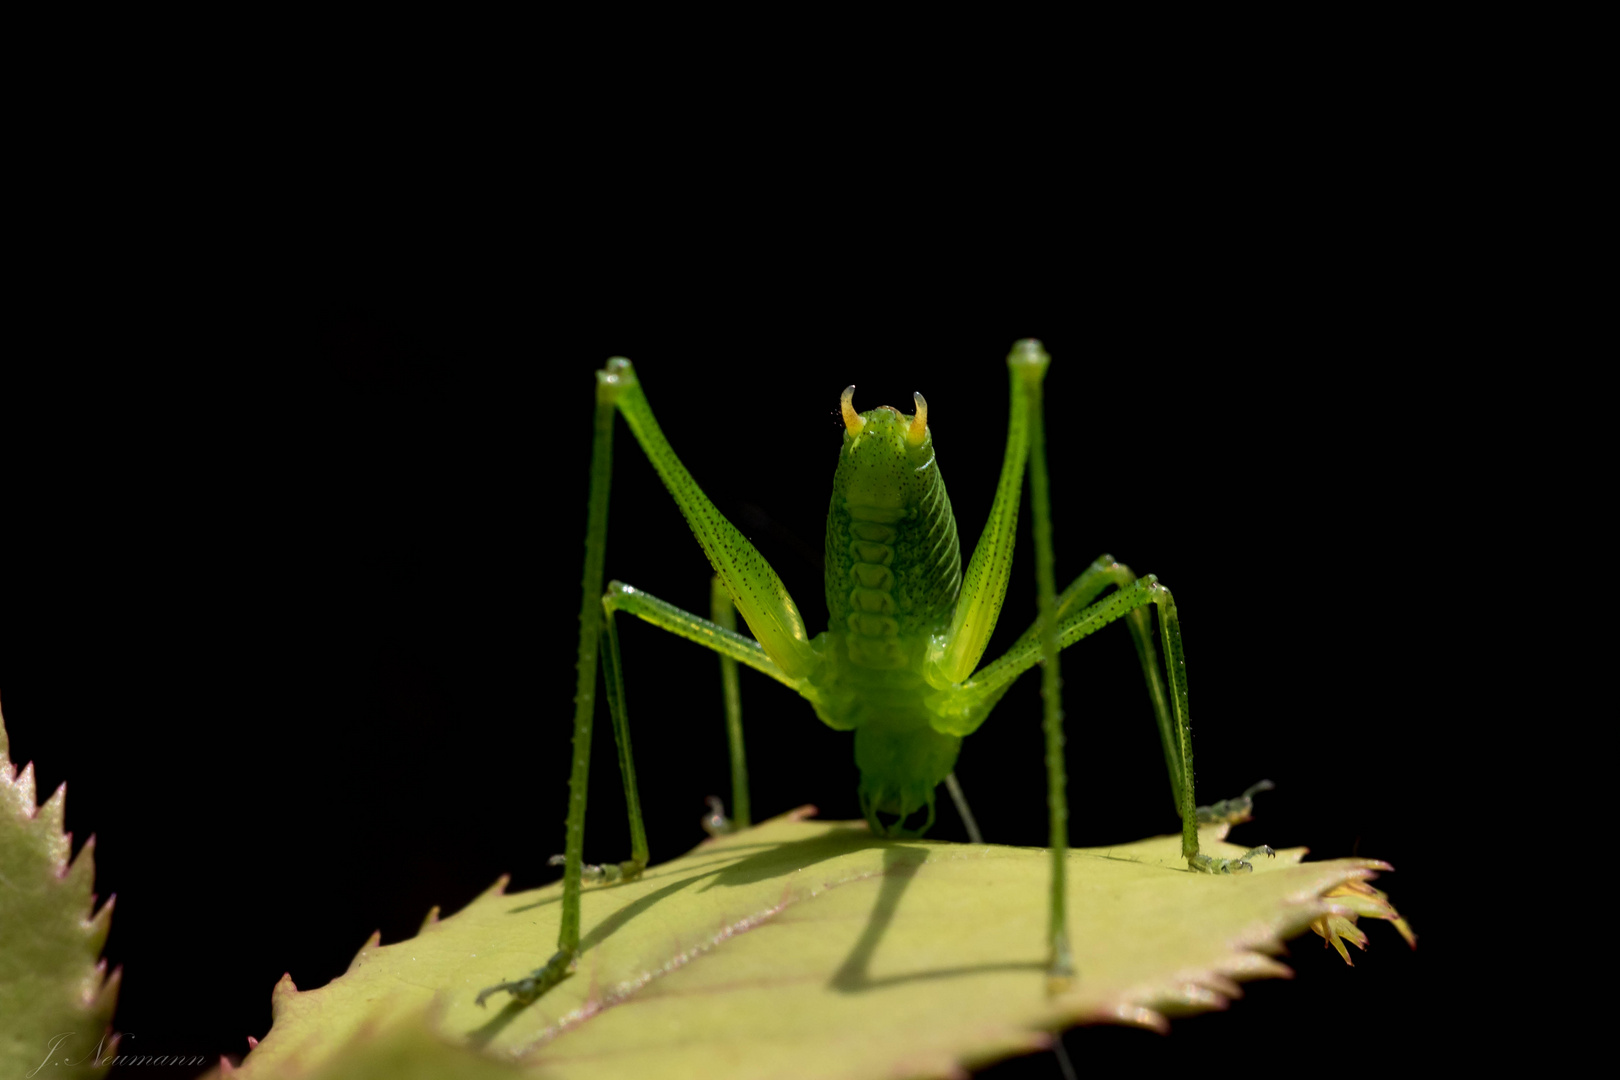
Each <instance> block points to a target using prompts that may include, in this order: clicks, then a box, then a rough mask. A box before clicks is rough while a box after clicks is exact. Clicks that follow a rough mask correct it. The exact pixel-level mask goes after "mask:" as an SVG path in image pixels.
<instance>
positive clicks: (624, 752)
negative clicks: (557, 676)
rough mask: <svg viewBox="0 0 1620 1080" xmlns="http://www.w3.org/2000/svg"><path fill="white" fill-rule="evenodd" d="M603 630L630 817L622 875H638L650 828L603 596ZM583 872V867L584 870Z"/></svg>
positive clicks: (620, 670)
mask: <svg viewBox="0 0 1620 1080" xmlns="http://www.w3.org/2000/svg"><path fill="white" fill-rule="evenodd" d="M602 612H603V620H602V630H603V636H604V637H605V638H606V639H607V651H606V652H605V653H603V655H602V660H603V667H604V669H605V670H604V674H605V675H606V676H607V691H608V715H610V716H611V717H612V718H613V745H614V746H616V747H617V748H618V751H619V775H620V776H621V777H623V778H624V805H625V811H626V812H627V814H628V815H629V818H630V861H629V862H624V863H620V864H619V870H620V876H621V877H623V878H637V877H640V876H641V872H642V871H643V870H645V869H646V868H647V858H648V853H647V829H646V826H645V824H644V823H643V822H642V820H641V795H640V792H639V791H638V790H637V788H636V762H635V756H634V755H633V754H632V753H631V752H630V717H629V712H628V710H627V709H626V706H625V699H624V670H623V668H622V666H621V664H620V661H619V630H618V627H617V626H615V625H614V621H613V608H612V607H611V606H610V605H609V603H608V598H607V597H606V596H604V597H602ZM582 872H583V871H582Z"/></svg>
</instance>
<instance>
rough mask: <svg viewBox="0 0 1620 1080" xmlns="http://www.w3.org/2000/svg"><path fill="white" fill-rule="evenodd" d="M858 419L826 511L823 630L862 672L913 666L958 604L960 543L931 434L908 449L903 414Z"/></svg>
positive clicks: (878, 412) (884, 412)
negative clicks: (841, 643) (837, 638)
mask: <svg viewBox="0 0 1620 1080" xmlns="http://www.w3.org/2000/svg"><path fill="white" fill-rule="evenodd" d="M863 419H864V420H865V421H866V423H865V425H864V426H863V429H862V431H861V433H860V434H858V435H854V436H847V437H846V438H845V441H844V450H843V453H842V454H841V455H840V456H839V461H838V472H837V473H836V474H835V475H834V477H833V496H832V505H831V506H830V507H829V508H828V513H827V546H826V586H827V611H828V614H829V619H830V626H829V629H830V630H832V631H833V632H834V633H837V634H842V635H844V636H845V640H846V642H847V653H848V658H849V660H850V662H851V663H853V664H855V665H857V666H859V667H865V668H876V669H895V668H904V667H910V666H913V665H915V664H917V663H918V661H919V657H920V650H921V649H922V648H923V647H924V646H925V645H926V639H927V637H928V635H929V634H930V633H931V632H933V631H934V630H935V629H937V628H938V626H939V625H940V624H941V623H942V622H943V621H944V620H945V619H946V618H947V617H948V616H949V614H950V611H951V607H952V605H953V604H954V603H955V601H956V594H957V591H958V590H959V589H960V587H961V583H962V553H961V545H960V544H959V543H958V541H957V537H956V519H955V517H954V516H953V515H952V514H951V503H950V499H949V497H947V496H946V494H945V484H944V482H943V481H942V480H941V479H940V475H939V468H938V465H937V464H936V463H935V461H934V454H933V444H932V437H931V436H930V437H929V438H927V439H925V440H924V442H923V444H922V445H921V446H919V447H913V446H910V445H909V443H908V442H907V440H906V438H905V423H906V422H907V421H908V420H909V417H905V416H902V415H901V414H900V413H898V412H896V411H894V410H892V409H877V410H874V411H873V412H871V413H867V414H864V415H863ZM914 653H915V654H917V655H913V654H914Z"/></svg>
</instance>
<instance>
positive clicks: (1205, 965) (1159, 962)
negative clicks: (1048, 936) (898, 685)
mask: <svg viewBox="0 0 1620 1080" xmlns="http://www.w3.org/2000/svg"><path fill="white" fill-rule="evenodd" d="M809 813H810V810H809V808H806V809H805V810H802V811H799V812H796V813H794V814H790V815H786V816H784V817H780V818H776V819H773V820H772V821H769V822H766V823H765V824H763V825H760V826H758V827H756V828H753V829H750V830H747V831H744V832H741V833H738V834H735V835H732V836H727V837H723V838H720V839H717V840H711V841H708V842H705V843H704V844H702V845H700V846H699V847H697V848H696V849H694V850H693V851H692V852H691V853H689V854H688V855H686V856H684V857H682V858H680V859H677V860H675V861H673V862H670V863H667V864H665V865H662V866H658V867H653V868H651V869H649V870H648V871H647V872H646V874H645V875H643V877H642V878H641V879H640V880H637V881H633V882H628V883H622V884H616V885H612V886H603V887H596V888H587V889H586V891H585V894H584V904H583V918H582V926H583V928H584V940H583V952H582V955H581V958H580V961H579V964H578V967H577V970H576V972H575V973H574V975H573V976H572V977H571V978H569V979H567V980H565V981H564V982H563V983H562V984H561V985H559V986H557V987H556V988H554V989H553V990H552V991H551V992H550V993H548V994H546V995H545V996H543V997H541V998H540V999H539V1000H538V1001H535V1002H534V1003H532V1004H530V1005H527V1006H521V1005H518V1004H516V1003H515V1002H511V1001H509V999H507V998H506V997H505V996H504V995H502V996H498V997H495V998H493V999H492V1001H491V1005H490V1007H488V1008H480V1007H478V1006H477V1005H475V1004H474V999H475V997H476V996H477V994H478V991H479V990H480V989H482V988H483V987H486V986H490V985H493V984H495V983H499V982H502V981H505V980H507V979H512V978H516V977H518V976H521V975H524V974H526V973H528V972H529V971H530V970H532V969H534V968H536V967H539V966H540V965H541V964H543V963H544V962H545V961H546V959H547V958H548V957H549V956H550V955H551V954H552V952H553V951H554V950H555V947H556V938H557V925H558V918H559V911H560V900H561V895H562V887H561V884H560V883H559V884H554V885H551V886H547V887H546V888H542V889H536V890H533V891H531V892H525V893H519V894H515V895H506V894H505V893H503V892H502V889H501V884H499V883H498V884H497V885H496V886H495V887H494V888H492V889H491V890H490V891H488V892H486V893H485V894H484V895H482V896H480V897H478V898H477V899H476V900H474V901H473V903H472V904H470V905H469V906H468V907H467V908H466V909H465V910H464V911H462V912H460V913H458V914H457V915H455V916H453V917H450V918H447V919H444V920H441V921H434V920H430V921H429V922H428V923H427V924H426V925H424V927H423V929H422V931H421V933H420V934H419V935H418V936H417V937H415V938H412V939H410V940H408V941H403V942H399V943H397V944H391V945H378V944H377V939H376V937H375V936H374V937H373V939H372V940H371V941H369V942H367V943H366V945H365V946H364V947H363V948H362V949H361V950H360V953H359V954H358V955H357V956H356V957H355V958H354V961H353V963H352V964H351V965H350V967H349V970H348V972H347V973H345V974H344V975H343V976H341V977H339V978H338V979H335V980H333V981H332V982H331V983H330V984H328V985H327V986H325V987H322V988H320V989H317V990H311V991H307V992H300V991H298V990H297V989H296V988H295V987H294V986H293V985H292V983H291V980H290V979H286V978H283V980H282V982H281V983H280V984H279V985H278V986H277V987H276V989H275V992H274V994H273V1000H272V1009H273V1013H274V1017H275V1022H274V1026H273V1027H272V1029H271V1031H270V1033H269V1035H267V1036H266V1037H265V1039H264V1040H263V1041H262V1042H261V1043H260V1044H259V1045H258V1047H257V1048H256V1049H255V1050H254V1051H253V1052H252V1053H251V1054H250V1055H249V1056H248V1057H247V1059H246V1060H245V1061H244V1062H243V1065H242V1067H241V1068H240V1069H239V1070H238V1072H239V1073H240V1074H241V1075H244V1076H248V1077H271V1076H276V1077H282V1076H287V1077H295V1076H306V1075H307V1076H327V1075H338V1074H337V1073H333V1072H330V1070H329V1069H328V1068H326V1066H327V1065H328V1064H329V1063H330V1062H331V1061H332V1059H333V1055H336V1054H342V1055H343V1057H344V1061H345V1062H346V1064H345V1066H344V1067H345V1069H347V1070H350V1071H351V1072H352V1073H353V1074H356V1075H358V1070H359V1068H360V1067H361V1065H360V1063H361V1062H362V1061H363V1060H364V1058H365V1054H366V1053H367V1049H366V1048H367V1046H368V1045H370V1046H373V1047H374V1048H375V1050H376V1052H377V1053H379V1054H388V1053H394V1052H397V1051H396V1050H391V1049H390V1047H397V1045H398V1043H399V1040H401V1039H404V1038H408V1037H414V1036H407V1035H402V1034H400V1033H401V1032H402V1031H403V1032H408V1031H410V1030H411V1029H412V1025H415V1026H417V1027H427V1028H431V1029H432V1031H433V1033H434V1034H435V1037H436V1038H437V1039H439V1040H441V1043H442V1044H445V1045H444V1049H443V1052H445V1053H450V1052H452V1048H454V1053H456V1054H462V1053H465V1052H466V1050H467V1049H472V1050H476V1051H480V1052H481V1053H482V1054H484V1055H486V1056H487V1057H488V1058H489V1059H492V1060H491V1061H490V1064H495V1063H504V1064H506V1065H508V1066H512V1067H515V1068H514V1069H513V1074H514V1075H530V1076H545V1077H570V1078H580V1080H585V1078H606V1077H645V1076H660V1077H693V1078H696V1077H703V1078H717V1077H777V1076H780V1077H788V1076H792V1077H851V1078H853V1077H889V1076H942V1077H943V1076H959V1075H961V1074H962V1072H963V1069H964V1067H973V1066H976V1065H982V1064H985V1063H988V1062H990V1061H993V1060H996V1059H999V1058H1002V1057H1006V1056H1009V1055H1012V1054H1017V1053H1024V1052H1029V1051H1032V1050H1036V1049H1040V1048H1043V1047H1045V1046H1046V1045H1047V1044H1048V1041H1049V1033H1050V1032H1052V1031H1055V1030H1059V1029H1061V1028H1063V1027H1066V1026H1069V1025H1073V1024H1080V1023H1097V1022H1113V1023H1124V1024H1136V1025H1142V1026H1146V1027H1154V1028H1162V1027H1163V1026H1164V1025H1165V1024H1166V1020H1165V1016H1166V1014H1170V1013H1177V1012H1190V1011H1197V1010H1202V1009H1210V1008H1218V1007H1221V1006H1223V1005H1224V1004H1225V1003H1226V1001H1227V999H1228V998H1230V997H1232V996H1235V995H1236V994H1237V993H1238V988H1237V986H1236V982H1237V981H1239V980H1243V979H1252V978H1259V977H1264V976H1271V975H1283V974H1287V970H1288V969H1287V968H1285V967H1284V966H1283V965H1282V964H1280V963H1278V962H1277V961H1275V960H1273V959H1271V958H1270V956H1269V955H1267V954H1270V953H1274V952H1276V951H1277V950H1278V949H1279V948H1280V947H1281V943H1282V941H1283V940H1284V939H1286V938H1289V937H1291V936H1293V935H1295V934H1298V933H1300V932H1301V931H1303V930H1304V929H1306V927H1307V926H1309V925H1310V924H1311V923H1312V922H1313V921H1314V920H1318V919H1322V918H1324V917H1333V916H1338V917H1348V916H1350V915H1352V914H1357V913H1358V912H1356V911H1353V910H1352V909H1351V908H1350V907H1345V906H1341V905H1340V904H1338V903H1336V902H1335V899H1324V897H1323V894H1324V893H1326V892H1328V891H1329V890H1332V889H1335V888H1337V887H1339V886H1342V885H1345V884H1346V883H1351V882H1360V881H1362V880H1364V879H1366V878H1369V877H1371V876H1373V872H1374V871H1376V870H1380V869H1388V867H1387V866H1386V865H1385V864H1383V863H1380V862H1378V861H1376V860H1372V859H1338V860H1334V861H1331V862H1318V863H1301V862H1300V859H1301V857H1302V856H1303V855H1304V849H1293V850H1290V851H1282V852H1278V854H1277V858H1276V859H1274V860H1259V861H1257V863H1256V866H1255V871H1256V872H1255V873H1252V874H1245V875H1238V876H1222V877H1215V876H1210V875H1205V874H1195V873H1191V872H1189V871H1188V870H1187V867H1186V863H1185V861H1183V860H1182V859H1181V857H1180V838H1179V837H1175V836H1169V837H1155V838H1152V839H1148V840H1142V841H1138V842H1136V843H1132V844H1125V845H1120V846H1117V847H1112V848H1096V849H1081V850H1074V851H1071V852H1070V854H1069V859H1068V875H1069V881H1068V887H1069V897H1070V901H1069V902H1070V914H1069V927H1070V934H1071V937H1072V940H1073V944H1074V950H1075V963H1076V967H1077V970H1078V973H1079V977H1078V979H1077V980H1076V981H1075V983H1074V985H1073V986H1072V987H1071V988H1070V989H1069V990H1068V991H1067V992H1065V993H1063V994H1061V995H1059V996H1056V997H1052V996H1048V994H1047V991H1046V979H1045V972H1044V946H1043V941H1044V936H1045V919H1046V914H1045V912H1046V908H1045V903H1046V896H1047V875H1048V873H1049V866H1050V856H1049V854H1048V853H1047V852H1046V851H1045V850H1043V849H1030V848H1010V847H1000V846H996V845H966V844H950V843H937V842H928V841H919V840H900V841H893V840H880V839H876V838H874V837H872V836H871V835H870V834H869V833H868V832H867V830H866V826H865V824H864V823H847V822H820V821H812V820H806V818H807V817H808V816H809ZM1227 828H1228V826H1226V825H1212V826H1207V827H1205V829H1204V831H1203V832H1202V834H1201V842H1202V844H1203V846H1204V851H1205V852H1206V853H1209V854H1215V855H1218V856H1222V857H1232V856H1235V855H1237V854H1239V853H1240V849H1238V848H1236V847H1234V846H1233V845H1231V844H1227V843H1224V842H1223V840H1222V837H1224V836H1225V834H1226V830H1227ZM1390 911H1391V914H1393V909H1390ZM1359 913H1363V914H1365V912H1359ZM503 1002H505V1005H504V1007H503V1006H502V1004H501V1003H503ZM370 1033H378V1034H376V1035H375V1037H373V1036H372V1035H371V1034H370ZM368 1039H370V1040H371V1041H370V1042H369V1043H368ZM465 1060H466V1061H469V1062H470V1061H472V1060H474V1059H472V1058H467V1059H465ZM468 1068H469V1075H471V1072H470V1069H471V1066H470V1065H469V1066H468ZM480 1068H482V1066H481V1065H480ZM445 1075H457V1073H456V1072H455V1071H453V1069H452V1068H450V1067H449V1066H448V1065H447V1066H446V1069H445ZM479 1075H482V1073H480V1074H479Z"/></svg>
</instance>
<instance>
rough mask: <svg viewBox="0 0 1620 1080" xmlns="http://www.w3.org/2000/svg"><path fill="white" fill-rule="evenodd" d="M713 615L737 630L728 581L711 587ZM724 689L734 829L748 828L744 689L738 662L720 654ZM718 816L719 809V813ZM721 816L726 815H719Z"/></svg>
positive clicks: (717, 621) (716, 579)
mask: <svg viewBox="0 0 1620 1080" xmlns="http://www.w3.org/2000/svg"><path fill="white" fill-rule="evenodd" d="M709 614H710V615H711V616H713V618H714V622H715V625H717V626H720V627H722V628H724V629H726V630H730V631H731V632H732V633H736V631H737V605H736V604H734V603H732V601H731V594H730V593H728V592H727V591H726V584H725V582H723V581H721V580H720V578H719V576H718V575H716V576H715V577H714V578H713V579H712V582H711V584H710V586H709ZM720 688H721V690H723V691H724V693H725V698H726V745H727V747H729V748H730V750H731V812H732V815H733V817H732V818H731V821H730V827H731V828H733V829H746V828H748V826H749V825H751V824H753V821H752V819H751V817H750V816H749V807H748V756H747V755H746V754H745V753H744V752H743V729H742V688H741V686H739V685H738V682H737V661H736V660H735V659H733V658H732V657H730V656H727V655H726V654H725V653H721V654H720ZM716 813H717V814H718V813H719V812H718V810H717V811H716ZM719 816H720V817H722V818H723V817H724V816H725V815H723V814H719Z"/></svg>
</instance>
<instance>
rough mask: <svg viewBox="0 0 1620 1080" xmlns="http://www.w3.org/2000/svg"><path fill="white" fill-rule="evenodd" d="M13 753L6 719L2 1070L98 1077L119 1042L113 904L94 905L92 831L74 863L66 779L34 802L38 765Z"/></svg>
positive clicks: (0, 724) (2, 751) (1, 836)
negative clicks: (109, 944) (61, 1069)
mask: <svg viewBox="0 0 1620 1080" xmlns="http://www.w3.org/2000/svg"><path fill="white" fill-rule="evenodd" d="M9 750H10V742H9V740H8V738H7V736H6V726H5V720H4V718H3V717H0V1076H25V1075H32V1073H31V1070H36V1069H40V1068H41V1066H42V1065H43V1064H46V1063H50V1064H55V1065H67V1064H72V1065H77V1066H80V1067H81V1068H82V1069H83V1072H82V1073H79V1074H80V1075H84V1076H99V1075H100V1074H101V1073H102V1072H104V1071H105V1066H99V1067H98V1064H97V1063H98V1062H101V1061H109V1060H110V1059H111V1058H112V1057H113V1055H114V1054H115V1053H116V1052H117V1047H118V1039H117V1037H116V1036H113V1037H110V1038H108V1037H106V1034H107V1030H108V1027H109V1026H110V1024H111V1023H112V1014H113V1005H114V1003H115V1002H116V1001H117V998H118V983H119V973H118V972H116V971H115V972H113V974H112V977H111V978H108V977H107V966H106V962H105V961H102V960H100V959H98V958H99V957H100V955H101V946H102V944H103V943H104V942H105V941H106V940H107V930H108V928H109V926H110V925H111V921H112V908H113V902H112V900H111V898H109V899H108V901H107V902H106V903H105V904H103V905H102V907H101V910H100V911H95V902H96V897H95V893H93V892H91V887H92V886H93V885H94V884H95V856H94V850H95V845H96V841H95V837H91V838H90V839H89V840H87V841H85V844H84V847H83V848H82V849H80V851H79V856H78V858H76V859H74V860H73V862H72V865H69V863H68V856H69V855H70V854H71V853H72V850H73V838H72V837H71V836H69V835H68V834H66V833H64V832H63V831H62V814H63V810H64V808H65V806H66V803H67V785H66V784H63V785H62V786H61V787H58V788H57V789H56V791H55V792H54V793H53V794H52V795H51V797H50V798H49V799H47V800H46V801H45V805H43V806H36V805H35V795H34V766H33V764H32V763H29V764H27V765H24V766H23V768H22V771H21V772H18V771H17V767H16V766H15V765H13V764H12V763H11V759H10V757H9V756H8V753H9ZM92 912H94V914H92ZM75 1071H76V1073H78V1070H75Z"/></svg>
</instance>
